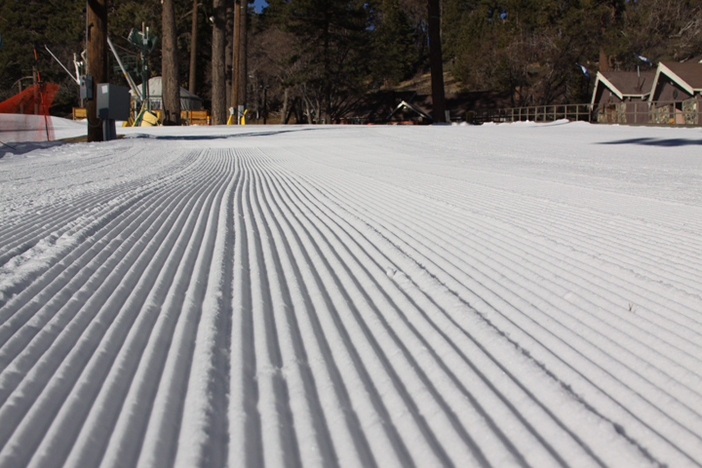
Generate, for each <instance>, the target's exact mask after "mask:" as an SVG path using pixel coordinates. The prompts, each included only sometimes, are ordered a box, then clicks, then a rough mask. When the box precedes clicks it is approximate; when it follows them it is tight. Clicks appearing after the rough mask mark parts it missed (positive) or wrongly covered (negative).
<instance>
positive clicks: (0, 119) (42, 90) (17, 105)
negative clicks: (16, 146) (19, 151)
mask: <svg viewBox="0 0 702 468" xmlns="http://www.w3.org/2000/svg"><path fill="white" fill-rule="evenodd" d="M58 89H59V85H57V84H53V83H39V84H35V85H33V86H30V87H29V88H27V89H25V90H24V91H22V92H21V93H19V94H16V95H15V96H12V97H11V98H10V99H7V100H6V101H3V102H0V141H3V142H21V141H51V140H53V139H54V127H53V125H52V123H51V118H50V117H49V107H51V103H52V102H53V101H54V98H55V97H56V93H57V92H58Z"/></svg>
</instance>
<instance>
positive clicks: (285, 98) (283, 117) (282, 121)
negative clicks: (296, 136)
mask: <svg viewBox="0 0 702 468" xmlns="http://www.w3.org/2000/svg"><path fill="white" fill-rule="evenodd" d="M289 95H290V92H289V90H288V88H284V90H283V110H282V111H281V112H280V124H281V125H287V123H288V100H289V97H288V96H289Z"/></svg>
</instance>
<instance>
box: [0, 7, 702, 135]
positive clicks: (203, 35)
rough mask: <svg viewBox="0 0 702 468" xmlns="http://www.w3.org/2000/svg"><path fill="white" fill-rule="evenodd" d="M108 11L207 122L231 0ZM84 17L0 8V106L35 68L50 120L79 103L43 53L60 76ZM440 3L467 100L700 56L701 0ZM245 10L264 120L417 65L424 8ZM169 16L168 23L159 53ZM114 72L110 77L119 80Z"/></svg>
mask: <svg viewBox="0 0 702 468" xmlns="http://www.w3.org/2000/svg"><path fill="white" fill-rule="evenodd" d="M237 1H238V0H237ZM243 2H244V5H245V2H246V0H243ZM107 5H108V25H109V35H110V37H111V38H112V40H113V42H114V43H115V45H116V47H117V48H118V50H119V52H120V54H121V55H122V56H124V57H125V58H126V59H127V61H128V62H134V61H135V60H136V57H137V56H138V51H137V50H136V49H135V48H134V46H132V45H131V44H130V43H129V42H128V41H127V35H128V34H129V31H130V30H131V29H132V28H136V29H141V27H142V24H145V25H146V26H148V27H149V28H150V31H151V33H152V34H154V35H156V36H158V37H159V45H158V46H157V47H156V48H155V50H154V52H153V54H152V55H151V56H150V58H149V59H150V70H151V74H152V76H161V75H164V76H167V75H169V74H170V75H171V76H173V75H175V79H177V80H178V81H179V82H180V85H181V86H182V87H184V88H186V89H188V88H190V89H191V90H193V91H194V92H195V93H196V94H198V95H199V96H201V97H202V98H203V99H204V100H205V105H206V107H207V108H208V109H213V114H214V109H216V108H219V109H224V108H227V107H229V106H230V105H231V102H232V97H231V95H232V79H236V77H232V60H233V53H232V38H233V29H234V18H235V15H234V10H235V0H200V1H197V0H195V1H194V0H165V1H162V0H138V1H137V0H107ZM171 6H172V8H173V14H171V15H164V12H163V9H164V8H166V7H169V8H170V7H171ZM85 8H86V1H85V0H0V36H2V38H3V43H4V44H3V47H2V49H0V100H3V99H6V98H7V97H9V96H11V95H14V94H16V93H17V92H18V91H19V88H20V86H23V87H26V86H27V85H29V84H31V81H32V74H33V70H38V71H39V72H40V73H41V77H42V79H43V80H45V81H51V82H54V83H58V84H61V90H60V92H59V95H58V96H57V99H56V100H55V104H54V107H53V108H52V113H54V114H56V115H66V114H68V113H70V109H71V107H73V106H77V105H78V104H79V98H78V87H77V85H76V84H75V82H74V81H72V80H71V78H70V77H69V76H68V74H67V73H66V72H65V71H64V70H63V69H62V68H61V67H60V66H59V65H58V64H57V63H56V62H55V61H54V60H53V59H51V57H50V56H49V54H48V52H46V50H45V49H44V46H45V45H46V46H48V47H49V48H50V49H51V51H52V52H53V53H54V54H55V55H56V56H57V57H58V58H59V59H60V60H61V61H62V62H63V63H64V64H66V65H67V66H68V67H69V69H71V70H72V69H73V65H72V63H73V57H74V54H80V53H81V52H82V51H83V50H84V49H85V27H86V17H85V15H86V12H85ZM441 8H442V14H441V19H442V23H441V33H442V36H441V37H442V48H443V61H444V68H445V70H447V71H449V72H450V73H451V74H452V75H453V77H455V78H456V79H457V80H458V82H459V83H460V85H461V87H462V88H463V89H464V90H465V91H496V92H502V93H504V94H505V95H508V96H510V98H509V100H510V102H509V104H510V105H515V106H517V105H536V104H553V103H576V102H588V101H589V94H590V92H591V86H592V80H593V78H592V77H593V76H594V72H596V71H597V70H613V69H619V70H635V69H636V66H637V65H642V66H647V65H645V64H644V63H643V62H640V61H639V60H638V59H637V58H636V56H635V54H640V55H642V56H646V57H648V58H649V59H650V60H652V61H654V62H656V61H660V60H678V61H684V60H690V59H692V58H693V57H697V56H700V55H702V0H473V1H470V0H442V1H441ZM245 10H247V11H248V15H247V22H246V28H245V32H246V39H245V44H246V61H245V63H246V67H245V70H246V75H245V77H246V93H245V98H244V100H245V101H244V104H245V105H246V107H247V108H248V109H249V112H251V113H258V115H259V116H261V115H264V114H265V115H267V116H268V117H269V121H278V120H284V121H293V122H295V121H302V122H305V121H307V120H308V119H310V120H311V119H312V118H315V120H317V121H322V120H323V121H330V120H333V119H336V118H339V117H341V116H343V115H344V114H345V113H346V112H347V111H348V109H349V108H350V106H351V105H352V104H353V102H354V100H355V99H357V98H358V97H359V96H362V95H364V94H365V93H369V92H373V91H376V90H381V89H391V88H392V87H393V86H395V85H397V84H398V83H400V82H402V81H403V80H407V79H410V78H412V77H413V76H416V75H418V74H421V73H426V72H427V71H428V68H429V53H428V52H429V49H428V37H427V36H428V31H427V23H428V21H427V20H428V18H427V0H350V1H348V0H268V7H267V8H265V9H263V10H262V11H261V12H255V11H254V9H253V6H252V5H248V8H247V9H246V8H245ZM193 15H195V17H193ZM167 16H168V17H169V18H173V16H174V21H175V36H174V37H175V44H174V45H175V50H174V51H173V53H172V54H171V53H169V54H167V55H169V56H168V57H166V56H163V55H162V47H161V41H162V38H163V37H162V36H163V30H164V23H163V21H164V18H166V17H167ZM193 18H194V20H195V21H193ZM169 21H173V19H170V20H169ZM193 45H194V46H195V50H192V46H193ZM169 47H171V49H173V47H172V46H169ZM222 48H223V49H224V50H223V52H221V49H222ZM171 49H169V50H171ZM34 50H36V53H37V60H35V54H34ZM213 51H214V52H213ZM222 54H223V57H222ZM191 58H192V66H191ZM576 63H579V64H582V65H584V66H585V67H587V68H588V69H590V70H591V71H592V72H593V73H591V77H590V78H588V77H585V76H584V75H583V73H582V71H581V69H580V68H579V67H578V66H577V65H576ZM213 64H214V66H213ZM114 65H116V63H115V62H114V61H111V62H110V70H111V82H113V83H116V84H121V85H125V81H124V78H123V77H122V75H121V73H119V72H116V71H114V72H113V71H112V70H113V66H114ZM166 68H167V69H166ZM213 70H214V71H213ZM133 76H134V78H135V80H136V81H137V82H138V81H140V79H139V77H138V76H137V75H136V74H135V75H133ZM213 100H214V101H216V102H213ZM222 101H224V102H222ZM264 104H265V108H264ZM315 116H316V117H315ZM274 117H275V119H274Z"/></svg>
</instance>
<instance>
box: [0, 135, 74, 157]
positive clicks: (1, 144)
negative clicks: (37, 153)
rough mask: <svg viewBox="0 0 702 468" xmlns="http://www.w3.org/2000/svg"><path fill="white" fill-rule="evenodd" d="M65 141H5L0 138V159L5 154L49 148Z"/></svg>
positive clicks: (17, 153)
mask: <svg viewBox="0 0 702 468" xmlns="http://www.w3.org/2000/svg"><path fill="white" fill-rule="evenodd" d="M64 144H66V142H63V141H44V142H39V143H38V142H34V141H31V142H24V141H20V142H16V141H11V142H7V141H5V140H2V139H0V159H2V158H4V157H5V155H8V154H9V155H19V154H26V153H29V152H31V151H34V150H36V149H40V148H50V147H52V146H59V145H64Z"/></svg>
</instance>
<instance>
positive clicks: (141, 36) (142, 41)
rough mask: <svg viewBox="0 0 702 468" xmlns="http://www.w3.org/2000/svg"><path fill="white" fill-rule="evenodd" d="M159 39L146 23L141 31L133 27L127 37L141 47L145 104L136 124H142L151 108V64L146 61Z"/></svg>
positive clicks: (142, 94) (143, 98)
mask: <svg viewBox="0 0 702 468" xmlns="http://www.w3.org/2000/svg"><path fill="white" fill-rule="evenodd" d="M157 39H158V38H157V37H156V36H151V35H149V28H147V27H144V23H142V24H141V32H140V31H137V30H136V29H132V30H131V31H130V32H129V37H127V40H128V41H129V42H130V43H131V44H133V45H134V46H136V47H137V48H138V49H139V53H140V56H141V83H142V84H141V86H142V92H141V97H142V100H143V104H142V108H141V111H140V112H139V115H138V116H137V118H136V119H135V122H134V125H135V126H137V125H140V124H141V120H142V119H143V118H144V115H145V114H146V113H147V112H149V111H150V110H151V106H150V103H149V66H148V63H147V61H146V56H147V55H149V54H151V52H153V50H154V47H156V40H157Z"/></svg>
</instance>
